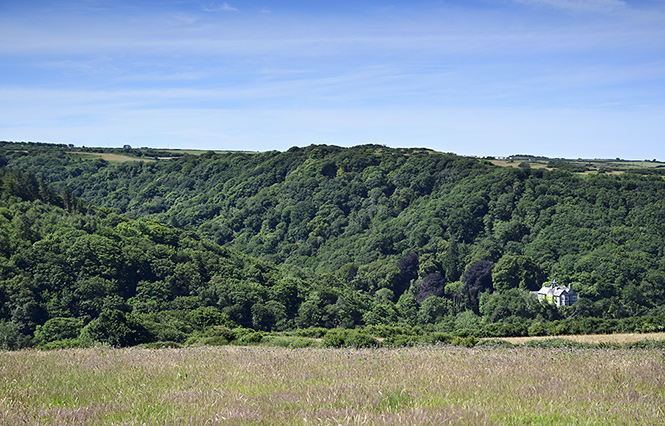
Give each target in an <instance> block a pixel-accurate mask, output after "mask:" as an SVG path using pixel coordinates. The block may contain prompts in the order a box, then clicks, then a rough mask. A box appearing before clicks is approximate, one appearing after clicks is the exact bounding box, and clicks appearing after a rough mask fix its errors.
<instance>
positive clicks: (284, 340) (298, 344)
mask: <svg viewBox="0 0 665 426" xmlns="http://www.w3.org/2000/svg"><path fill="white" fill-rule="evenodd" d="M261 343H262V344H265V345H268V346H280V347H283V348H309V347H312V346H316V345H317V344H318V342H317V341H316V340H312V339H306V338H302V337H293V336H264V337H263V339H262V340H261Z"/></svg>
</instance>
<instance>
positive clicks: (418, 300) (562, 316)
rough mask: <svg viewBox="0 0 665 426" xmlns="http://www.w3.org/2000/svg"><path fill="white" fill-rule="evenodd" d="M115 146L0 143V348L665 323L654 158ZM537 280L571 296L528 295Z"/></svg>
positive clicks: (661, 192)
mask: <svg viewBox="0 0 665 426" xmlns="http://www.w3.org/2000/svg"><path fill="white" fill-rule="evenodd" d="M85 151H90V149H88V150H85ZM107 151H113V150H107ZM98 152H101V150H98ZM114 152H117V153H121V152H124V153H126V154H128V155H133V156H135V157H137V159H141V160H150V161H129V162H110V161H106V160H104V159H102V158H98V157H95V156H91V155H84V154H85V152H84V150H81V149H75V148H73V147H71V146H67V145H49V144H16V143H1V144H0V165H1V166H2V169H1V174H0V179H1V183H2V186H1V188H0V189H1V194H0V338H2V339H4V341H3V342H2V343H1V344H2V345H4V346H5V347H10V348H13V347H21V346H26V345H31V346H38V347H60V346H67V345H70V346H76V345H88V344H94V343H95V342H102V343H107V344H111V345H133V344H138V343H145V342H155V341H172V342H178V343H181V344H184V343H192V342H206V341H207V342H210V341H211V340H210V339H213V340H214V341H218V342H221V341H230V340H233V339H236V338H239V337H240V336H243V337H244V338H245V341H251V339H255V340H257V339H258V340H260V336H261V334H260V333H267V332H283V333H285V332H294V330H300V333H305V334H306V333H310V334H311V333H314V334H317V333H318V334H319V335H324V334H325V333H326V332H325V329H351V328H360V327H365V329H367V327H375V328H374V330H377V328H376V327H383V326H391V327H393V328H394V329H398V330H400V333H404V334H411V335H418V334H422V333H425V332H428V331H429V332H434V331H436V332H447V333H453V334H458V335H461V336H466V335H475V336H503V335H527V334H561V333H580V332H598V331H601V332H603V331H604V332H608V331H609V332H611V331H638V332H639V331H657V330H663V329H664V326H665V257H664V256H663V251H664V250H665V179H664V178H663V177H664V176H665V171H662V170H661V169H650V170H646V169H645V170H630V171H626V172H623V173H620V174H613V173H593V174H581V173H573V172H571V171H568V170H566V168H565V167H559V168H557V169H554V170H547V169H535V168H534V169H532V168H530V167H529V166H528V165H527V164H522V165H521V166H520V167H498V166H495V165H493V164H491V163H490V162H489V161H487V160H484V159H475V158H468V157H460V156H456V155H453V154H445V153H438V152H433V151H430V150H427V149H391V148H386V147H383V146H377V145H366V146H358V147H354V148H340V147H334V146H325V145H318V146H310V147H306V148H292V149H290V150H288V151H286V152H277V151H274V152H265V153H232V152H207V153H202V154H201V155H189V154H182V153H179V154H178V155H169V153H168V152H159V151H155V150H150V151H149V152H148V151H146V150H134V149H126V150H115V151H114ZM167 157H168V158H167ZM153 159H154V160H153ZM553 279H556V280H557V282H558V283H563V284H571V285H572V286H573V288H575V290H577V291H578V293H579V295H580V300H579V301H578V302H577V303H576V304H575V305H573V306H572V307H563V308H555V307H553V306H550V305H547V304H544V303H539V302H538V301H537V300H536V299H535V298H534V297H533V296H532V295H531V294H529V293H528V291H531V290H538V289H539V288H540V287H541V285H543V284H544V283H546V282H551V281H552V280H553ZM307 330H309V331H307ZM206 339H208V340H206ZM215 339H216V340H215Z"/></svg>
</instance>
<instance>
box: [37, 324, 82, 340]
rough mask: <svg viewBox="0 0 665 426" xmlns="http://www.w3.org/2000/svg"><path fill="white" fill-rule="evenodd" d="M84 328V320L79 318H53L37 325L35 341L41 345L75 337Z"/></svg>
mask: <svg viewBox="0 0 665 426" xmlns="http://www.w3.org/2000/svg"><path fill="white" fill-rule="evenodd" d="M82 328H83V322H82V321H81V320H80V319H78V318H65V317H56V318H51V319H50V320H48V321H46V323H44V325H38V326H37V329H36V330H35V335H34V336H35V339H34V341H35V343H36V344H38V345H39V344H46V343H48V342H54V341H56V340H62V339H75V338H76V337H77V336H78V335H79V333H80V332H81V329H82Z"/></svg>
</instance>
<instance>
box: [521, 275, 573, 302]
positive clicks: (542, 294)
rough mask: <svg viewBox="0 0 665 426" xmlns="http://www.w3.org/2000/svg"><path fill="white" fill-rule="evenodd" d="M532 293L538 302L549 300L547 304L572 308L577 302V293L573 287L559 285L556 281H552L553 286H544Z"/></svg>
mask: <svg viewBox="0 0 665 426" xmlns="http://www.w3.org/2000/svg"><path fill="white" fill-rule="evenodd" d="M532 293H533V294H534V296H536V297H537V298H538V300H547V302H549V303H552V304H554V305H557V306H570V305H572V304H573V303H575V302H577V292H576V291H575V290H573V286H572V285H568V287H564V286H562V285H557V283H556V280H554V281H552V285H548V286H543V288H541V289H540V290H538V291H533V292H532Z"/></svg>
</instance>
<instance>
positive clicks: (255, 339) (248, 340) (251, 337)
mask: <svg viewBox="0 0 665 426" xmlns="http://www.w3.org/2000/svg"><path fill="white" fill-rule="evenodd" d="M264 335H265V333H264V332H262V331H253V330H252V332H250V333H246V334H243V335H242V336H240V337H238V338H236V340H235V341H234V342H233V343H234V344H237V345H255V344H257V343H261V341H262V340H263V336H264Z"/></svg>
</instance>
